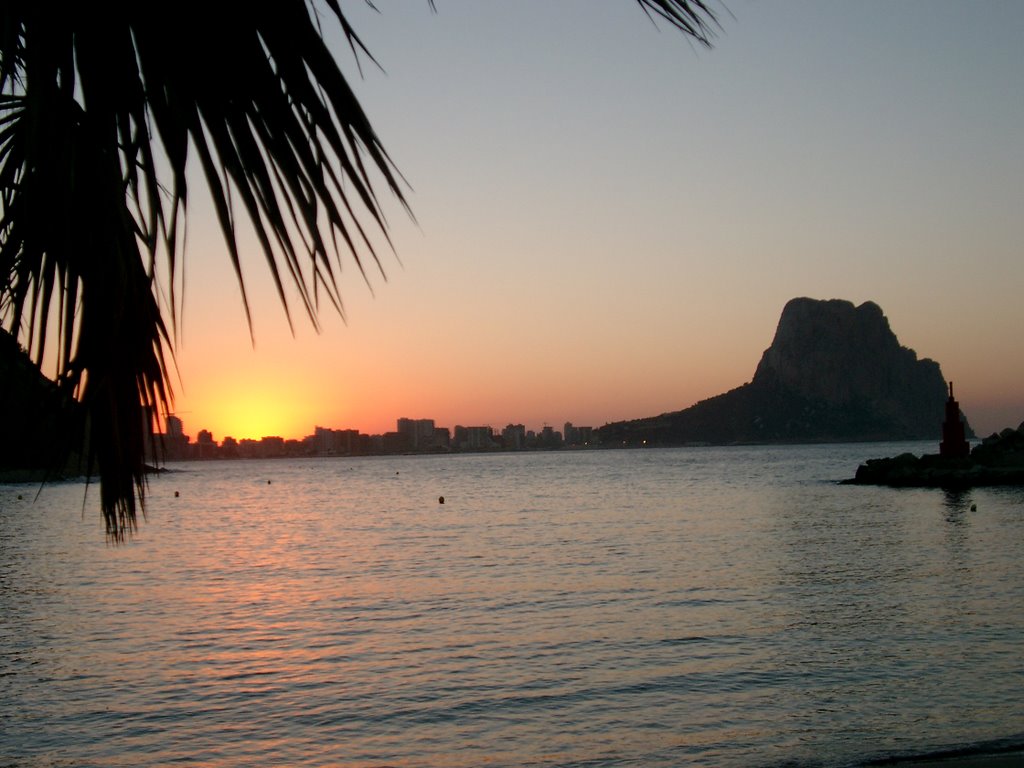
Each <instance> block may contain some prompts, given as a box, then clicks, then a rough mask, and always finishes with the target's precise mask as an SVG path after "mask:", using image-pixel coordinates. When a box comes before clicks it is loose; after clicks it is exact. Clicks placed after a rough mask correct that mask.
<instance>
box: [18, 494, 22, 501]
mask: <svg viewBox="0 0 1024 768" xmlns="http://www.w3.org/2000/svg"><path fill="white" fill-rule="evenodd" d="M21 499H22V495H21V494H20V493H19V494H18V501H21Z"/></svg>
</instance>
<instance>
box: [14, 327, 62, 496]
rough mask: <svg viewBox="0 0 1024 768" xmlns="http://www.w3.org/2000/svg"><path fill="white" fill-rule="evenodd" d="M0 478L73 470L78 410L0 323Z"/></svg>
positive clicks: (50, 475) (16, 478) (58, 474)
mask: <svg viewBox="0 0 1024 768" xmlns="http://www.w3.org/2000/svg"><path fill="white" fill-rule="evenodd" d="M0 424H3V428H4V437H5V439H3V440H0V482H18V481H21V482H24V481H26V480H27V479H32V480H34V479H37V478H39V479H42V478H44V477H48V478H50V479H57V478H59V477H62V476H67V475H77V474H79V468H78V465H79V461H78V457H77V453H76V451H75V448H77V447H80V445H81V427H82V424H81V413H80V409H79V408H78V407H77V403H76V402H75V400H74V398H73V397H72V393H71V392H70V391H67V390H66V389H62V388H61V387H59V386H58V385H57V384H56V383H54V382H53V381H51V380H50V379H48V378H46V377H45V376H44V375H43V374H42V373H41V372H40V370H39V368H38V367H37V366H36V365H35V364H34V363H33V362H32V360H31V359H30V358H29V356H28V354H27V353H26V352H25V351H24V350H23V349H21V347H20V345H19V344H18V342H17V340H16V339H15V338H14V337H13V336H12V335H11V334H9V333H8V332H7V331H5V330H3V329H0Z"/></svg>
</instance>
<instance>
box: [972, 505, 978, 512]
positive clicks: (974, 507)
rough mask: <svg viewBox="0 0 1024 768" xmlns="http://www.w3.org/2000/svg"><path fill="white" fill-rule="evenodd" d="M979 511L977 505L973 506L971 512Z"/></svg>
mask: <svg viewBox="0 0 1024 768" xmlns="http://www.w3.org/2000/svg"><path fill="white" fill-rule="evenodd" d="M977 511H978V505H977V504H971V512H977Z"/></svg>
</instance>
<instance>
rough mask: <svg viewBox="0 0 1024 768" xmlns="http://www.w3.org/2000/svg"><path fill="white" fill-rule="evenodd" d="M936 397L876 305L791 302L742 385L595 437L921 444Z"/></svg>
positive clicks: (929, 363) (935, 378) (938, 403)
mask: <svg viewBox="0 0 1024 768" xmlns="http://www.w3.org/2000/svg"><path fill="white" fill-rule="evenodd" d="M946 394H947V391H946V382H945V379H944V378H943V376H942V371H941V369H940V368H939V364H938V363H936V362H935V361H933V360H929V359H920V360H919V359H918V358H917V354H916V353H915V352H914V350H912V349H908V348H907V347H904V346H901V345H900V342H899V340H898V339H897V338H896V336H895V334H894V333H893V332H892V330H891V329H890V327H889V321H888V320H887V319H886V317H885V315H884V314H883V312H882V310H881V308H880V307H879V306H878V305H877V304H874V303H873V302H865V303H864V304H861V305H860V306H854V305H853V304H852V303H851V302H849V301H843V300H839V299H831V300H817V299H809V298H797V299H792V300H791V301H789V302H788V303H787V304H786V306H785V308H784V309H783V310H782V315H781V317H780V319H779V324H778V328H777V329H776V331H775V338H774V340H773V341H772V344H771V346H770V347H769V348H768V349H767V350H765V352H764V354H763V355H762V357H761V361H760V362H759V363H758V365H757V368H756V370H755V372H754V377H753V379H752V380H751V381H750V382H749V383H747V384H744V385H742V386H740V387H737V388H736V389H733V390H731V391H729V392H726V393H724V394H721V395H718V396H716V397H712V398H710V399H708V400H704V401H701V402H699V403H697V404H696V405H694V406H692V407H690V408H687V409H685V410H682V411H676V412H672V413H664V414H662V415H660V416H654V417H650V418H643V419H637V420H634V421H623V422H616V423H612V424H607V425H605V426H604V427H602V428H601V430H600V437H601V442H602V443H603V444H604V445H612V446H614V445H639V444H647V445H694V444H734V443H799V442H854V441H872V440H930V439H938V437H939V435H940V431H941V424H942V413H943V404H944V402H945V400H946ZM966 434H967V436H968V437H970V436H973V435H972V433H971V431H970V427H969V426H967V427H966Z"/></svg>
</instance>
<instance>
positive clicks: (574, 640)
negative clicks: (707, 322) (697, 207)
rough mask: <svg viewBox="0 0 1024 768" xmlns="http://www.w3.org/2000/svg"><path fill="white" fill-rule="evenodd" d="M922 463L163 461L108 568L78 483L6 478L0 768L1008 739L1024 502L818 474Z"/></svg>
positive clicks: (798, 761)
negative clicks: (170, 466) (135, 526)
mask: <svg viewBox="0 0 1024 768" xmlns="http://www.w3.org/2000/svg"><path fill="white" fill-rule="evenodd" d="M907 449H910V450H914V451H915V452H918V453H920V452H923V451H934V449H935V446H934V445H933V444H917V445H907V444H903V445H892V444H889V445H883V444H873V445H843V446H815V447H783V448H779V447H756V448H694V449H666V450H648V451H643V450H635V451H591V452H570V451H563V452H558V453H531V454H518V455H516V454H501V455H473V456H446V457H387V458H385V457H376V458H363V459H316V460H296V461H266V462H259V461H238V462H211V463H194V464H180V465H176V468H177V469H179V470H180V471H178V472H174V473H171V474H167V475H164V476H161V477H159V478H156V479H154V480H153V481H152V483H151V488H150V497H149V502H148V507H147V510H148V519H147V520H146V521H145V522H143V523H142V524H141V525H140V529H139V532H138V533H137V535H136V536H135V537H134V539H133V540H132V541H131V543H129V544H128V545H125V546H120V547H113V546H108V545H107V544H106V543H105V541H104V536H103V529H102V523H101V521H100V519H99V513H98V511H97V507H98V493H97V492H96V489H93V490H92V491H91V493H90V496H89V500H88V502H87V503H86V504H85V513H84V517H83V492H84V485H82V484H80V483H68V484H59V485H53V486H48V487H46V488H45V489H44V490H43V491H42V495H41V496H39V498H38V499H36V498H35V495H36V491H37V487H36V486H31V485H20V486H17V485H9V486H0V766H5V767H6V766H16V767H18V768H22V767H28V766H61V767H62V768H64V767H67V768H72V767H75V768H78V767H84V766H165V765H173V764H180V765H201V766H217V767H222V766H225V767H226V766H335V765H344V766H620V765H630V766H685V765H708V766H783V765H785V766H817V765H821V766H850V765H859V764H863V763H864V762H865V761H869V760H873V759H878V758H883V757H887V756H902V755H911V754H920V753H927V752H931V751H936V750H942V749H952V748H968V749H985V748H992V747H996V748H998V747H1001V746H1005V745H1007V744H1020V743H1024V489H1019V488H999V489H986V490H975V491H971V492H969V493H964V494H960V495H953V494H948V493H945V492H943V491H939V490H892V489H884V488H866V487H854V486H840V485H837V484H836V482H835V481H837V480H839V479H841V478H843V477H849V476H852V474H853V472H854V470H855V469H856V466H857V464H858V463H859V462H860V461H862V460H863V459H866V458H870V457H874V456H883V455H893V454H895V453H899V452H902V451H903V450H907ZM175 492H177V493H178V494H180V496H179V497H175ZM19 494H20V495H21V496H22V497H23V498H22V499H19V498H18V496H19ZM442 495H443V496H444V497H445V500H446V503H445V504H443V505H441V504H439V503H438V497H439V496H442ZM974 506H976V510H975V509H972V507H974Z"/></svg>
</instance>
